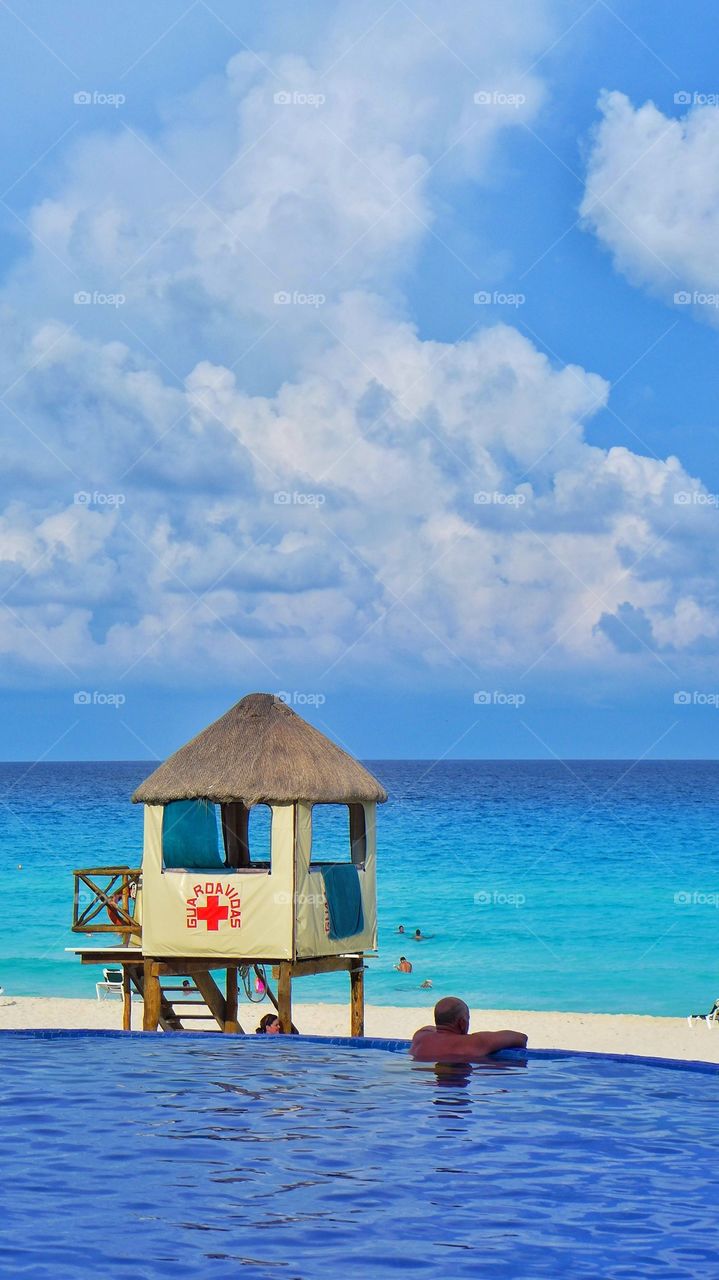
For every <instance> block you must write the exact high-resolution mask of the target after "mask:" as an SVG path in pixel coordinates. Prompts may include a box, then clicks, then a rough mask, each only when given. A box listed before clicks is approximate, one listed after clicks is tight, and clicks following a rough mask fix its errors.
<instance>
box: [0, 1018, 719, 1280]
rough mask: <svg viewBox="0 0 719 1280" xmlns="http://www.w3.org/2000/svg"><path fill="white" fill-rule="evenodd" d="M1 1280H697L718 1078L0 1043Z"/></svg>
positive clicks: (674, 1072)
mask: <svg viewBox="0 0 719 1280" xmlns="http://www.w3.org/2000/svg"><path fill="white" fill-rule="evenodd" d="M0 1060H1V1062H2V1078H3V1081H4V1086H3V1095H4V1096H3V1145H2V1150H3V1162H4V1170H3V1178H2V1183H3V1187H4V1191H5V1196H4V1199H5V1212H4V1214H3V1215H0V1274H2V1275H13V1276H15V1275H20V1276H22V1277H24V1278H25V1280H45V1278H46V1277H47V1278H49V1277H53V1280H57V1278H58V1277H59V1278H60V1280H76V1278H78V1277H83V1280H87V1278H88V1277H92V1280H97V1278H99V1277H111V1278H112V1280H145V1278H147V1280H156V1278H157V1280H160V1278H163V1280H164V1278H165V1277H173V1278H174V1280H181V1278H182V1277H193V1278H194V1277H198V1278H200V1277H201V1278H202V1280H205V1277H209V1278H210V1280H225V1278H229V1277H233V1280H236V1278H237V1277H247V1278H248V1280H255V1278H256V1277H262V1280H265V1278H266V1277H282V1278H286V1280H295V1278H301V1280H310V1278H314V1277H332V1278H333V1280H340V1278H341V1280H344V1278H347V1277H354V1276H360V1275H361V1276H367V1277H371V1280H374V1278H375V1277H376V1278H377V1280H383V1278H384V1277H388V1276H396V1275H397V1274H401V1273H405V1274H410V1273H412V1274H414V1275H419V1276H423V1277H427V1278H428V1280H433V1278H434V1277H455V1276H457V1277H462V1276H478V1275H481V1276H482V1277H488V1278H490V1280H492V1278H494V1277H497V1278H499V1277H501V1278H502V1280H504V1278H505V1277H506V1278H508V1277H513V1278H515V1280H517V1278H518V1280H529V1278H533V1277H540V1276H553V1277H556V1276H569V1277H572V1280H574V1278H575V1277H592V1280H599V1278H600V1277H601V1280H605V1278H607V1277H611V1278H612V1280H631V1278H633V1277H647V1276H652V1277H667V1278H669V1277H671V1280H677V1277H685V1276H687V1277H688V1276H692V1277H694V1276H700V1275H701V1276H703V1277H706V1276H715V1275H717V1274H719V1261H718V1255H717V1247H716V1205H717V1195H716V1114H717V1110H716V1109H717V1103H718V1102H719V1073H718V1072H717V1071H716V1070H714V1069H712V1068H710V1067H707V1068H706V1069H702V1070H699V1071H690V1070H686V1069H671V1068H670V1067H667V1066H661V1065H648V1064H647V1063H645V1062H632V1061H628V1060H612V1059H608V1058H607V1059H600V1058H598V1057H582V1056H581V1055H556V1056H555V1055H550V1054H542V1055H532V1054H529V1055H524V1056H523V1055H521V1054H517V1053H515V1054H507V1055H503V1059H502V1060H501V1061H500V1060H494V1061H493V1062H492V1063H491V1064H489V1065H487V1066H480V1067H476V1068H474V1069H473V1070H468V1069H461V1070H460V1071H459V1072H457V1071H453V1072H449V1071H447V1070H446V1069H445V1072H444V1073H442V1072H441V1071H438V1070H435V1068H433V1067H427V1066H424V1065H423V1066H421V1067H420V1066H416V1065H412V1064H411V1063H410V1061H409V1060H408V1058H407V1055H406V1053H405V1052H396V1051H395V1052H382V1051H379V1050H377V1049H372V1048H358V1047H356V1046H352V1047H349V1046H343V1045H340V1044H328V1043H322V1042H316V1041H309V1040H306V1039H304V1038H302V1039H299V1040H298V1039H295V1038H294V1037H293V1038H292V1039H290V1038H287V1039H284V1038H282V1039H279V1038H278V1039H275V1038H262V1039H260V1038H259V1037H258V1038H257V1039H252V1038H247V1039H244V1038H242V1037H227V1038H225V1037H193V1036H181V1037H180V1036H178V1037H172V1036H153V1035H146V1036H143V1035H133V1036H129V1035H124V1036H123V1035H114V1034H104V1035H103V1034H100V1035H97V1034H95V1035H93V1034H82V1035H77V1034H72V1035H63V1034H62V1033H60V1034H58V1033H55V1034H54V1035H53V1034H52V1033H50V1034H44V1033H34V1034H33V1033H5V1034H3V1035H2V1036H0Z"/></svg>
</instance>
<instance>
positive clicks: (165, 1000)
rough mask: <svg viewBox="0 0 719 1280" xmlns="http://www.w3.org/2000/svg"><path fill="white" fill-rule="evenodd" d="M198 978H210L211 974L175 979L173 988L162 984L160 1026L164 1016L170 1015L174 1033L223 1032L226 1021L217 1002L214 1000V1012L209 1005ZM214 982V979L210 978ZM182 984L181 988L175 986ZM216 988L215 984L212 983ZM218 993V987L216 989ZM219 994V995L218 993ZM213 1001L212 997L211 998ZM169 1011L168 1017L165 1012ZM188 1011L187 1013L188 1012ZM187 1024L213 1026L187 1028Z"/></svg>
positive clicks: (173, 979)
mask: <svg viewBox="0 0 719 1280" xmlns="http://www.w3.org/2000/svg"><path fill="white" fill-rule="evenodd" d="M198 977H199V978H200V979H201V978H204V977H209V974H207V975H205V974H195V975H194V976H191V977H190V976H188V977H187V978H177V977H173V978H172V979H171V982H172V984H173V985H172V986H170V985H167V984H164V983H162V982H161V983H160V988H161V990H162V997H161V1009H162V1014H161V1017H160V1026H162V1022H163V1016H167V1015H169V1017H170V1018H171V1019H172V1021H173V1023H175V1024H179V1025H174V1026H173V1027H172V1028H171V1029H172V1030H173V1031H189V1030H193V1031H218V1030H219V1031H222V1030H223V1029H224V1019H223V1017H221V1016H220V1014H219V1012H218V1010H217V1002H216V1001H214V1000H212V1003H213V1004H214V1005H215V1009H214V1011H213V1009H212V1005H211V1004H210V1003H208V1001H207V998H206V996H205V995H203V992H202V991H201V989H200V985H199V984H198V981H197V980H198ZM210 981H211V982H212V979H211V978H210ZM178 982H179V983H180V985H179V986H176V985H174V984H175V983H178ZM212 985H213V987H214V985H215V984H214V982H212ZM215 991H217V987H215ZM218 994H219V993H218ZM211 999H212V997H211ZM166 1010H167V1015H166V1013H165V1011H166ZM186 1010H187V1012H186ZM185 1022H204V1023H211V1026H207V1025H206V1026H199V1027H192V1028H190V1027H185V1026H183V1023H185Z"/></svg>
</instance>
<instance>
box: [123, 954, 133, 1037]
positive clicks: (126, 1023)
mask: <svg viewBox="0 0 719 1280" xmlns="http://www.w3.org/2000/svg"><path fill="white" fill-rule="evenodd" d="M122 1029H123V1031H132V986H131V984H130V970H129V969H128V968H127V966H126V965H123V966H122Z"/></svg>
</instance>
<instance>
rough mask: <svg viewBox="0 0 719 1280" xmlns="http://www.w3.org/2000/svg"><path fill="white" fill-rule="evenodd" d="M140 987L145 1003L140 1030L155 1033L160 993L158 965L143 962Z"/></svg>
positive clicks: (150, 961)
mask: <svg viewBox="0 0 719 1280" xmlns="http://www.w3.org/2000/svg"><path fill="white" fill-rule="evenodd" d="M142 987H143V991H142V994H143V998H144V1001H145V1006H144V1010H143V1014H142V1029H143V1031H157V1028H158V1025H159V1022H160V1008H161V1002H162V991H161V990H160V977H159V971H158V965H157V963H156V961H154V960H145V974H144V980H143V984H142Z"/></svg>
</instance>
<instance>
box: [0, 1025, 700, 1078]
mask: <svg viewBox="0 0 719 1280" xmlns="http://www.w3.org/2000/svg"><path fill="white" fill-rule="evenodd" d="M149 1037H153V1038H154V1039H155V1040H157V1042H158V1044H161V1043H166V1042H167V1040H171V1041H174V1042H176V1043H177V1042H179V1043H180V1044H182V1043H183V1042H185V1041H186V1040H192V1041H197V1040H202V1041H205V1042H207V1040H208V1033H207V1032H206V1031H183V1032H182V1033H177V1034H176V1035H172V1034H166V1035H162V1036H158V1034H157V1032H156V1031H109V1030H106V1029H104V1028H87V1029H84V1030H83V1029H70V1028H67V1027H44V1028H43V1027H18V1028H10V1027H4V1028H2V1029H0V1041H2V1040H6V1039H15V1040H18V1039H19V1040H79V1039H88V1038H89V1039H91V1040H127V1039H130V1040H137V1039H147V1038H149ZM275 1039H276V1037H274V1036H268V1037H265V1041H266V1042H267V1043H273V1042H274V1041H275ZM227 1040H249V1041H253V1042H254V1041H255V1040H256V1035H252V1034H237V1035H233V1034H230V1035H227V1034H220V1033H218V1034H217V1035H212V1037H211V1038H210V1043H217V1042H218V1041H219V1042H220V1043H225V1042H226V1041H227ZM281 1042H282V1041H281V1040H280V1043H281ZM292 1043H293V1044H302V1043H307V1044H326V1045H335V1046H336V1047H337V1048H342V1049H383V1050H384V1051H385V1052H387V1053H406V1051H407V1050H408V1049H409V1046H410V1041H409V1040H393V1039H390V1038H387V1037H380V1036H310V1035H300V1036H293V1037H292ZM557 1058H560V1059H561V1058H586V1059H588V1060H590V1061H598V1062H622V1063H632V1064H635V1065H637V1066H651V1067H664V1068H665V1069H667V1070H670V1071H693V1072H699V1073H700V1074H704V1075H717V1074H719V1062H705V1061H703V1060H701V1059H698V1058H655V1057H650V1056H648V1055H644V1054H637V1053H600V1052H598V1051H596V1050H591V1049H502V1050H501V1051H500V1052H499V1053H496V1054H492V1056H491V1060H492V1061H498V1062H523V1061H526V1060H529V1061H542V1060H545V1061H547V1060H550V1061H551V1060H553V1059H557Z"/></svg>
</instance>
